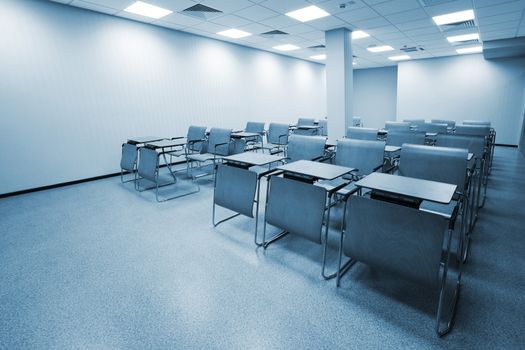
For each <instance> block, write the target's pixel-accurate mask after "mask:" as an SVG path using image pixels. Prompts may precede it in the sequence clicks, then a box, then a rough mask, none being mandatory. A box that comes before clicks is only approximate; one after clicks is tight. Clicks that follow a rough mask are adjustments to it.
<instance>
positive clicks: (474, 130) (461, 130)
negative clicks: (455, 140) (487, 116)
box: [456, 125, 490, 138]
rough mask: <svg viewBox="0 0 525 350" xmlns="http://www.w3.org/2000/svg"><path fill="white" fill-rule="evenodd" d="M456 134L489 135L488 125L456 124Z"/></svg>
mask: <svg viewBox="0 0 525 350" xmlns="http://www.w3.org/2000/svg"><path fill="white" fill-rule="evenodd" d="M456 135H473V136H483V137H487V138H488V137H489V136H490V127H488V126H479V125H456Z"/></svg>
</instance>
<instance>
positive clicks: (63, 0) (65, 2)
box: [51, 0, 71, 4]
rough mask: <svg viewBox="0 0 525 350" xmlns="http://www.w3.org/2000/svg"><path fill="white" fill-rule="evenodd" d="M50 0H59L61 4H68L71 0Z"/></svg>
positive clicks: (54, 0)
mask: <svg viewBox="0 0 525 350" xmlns="http://www.w3.org/2000/svg"><path fill="white" fill-rule="evenodd" d="M51 1H52V2H59V3H61V4H69V3H70V2H71V0H51Z"/></svg>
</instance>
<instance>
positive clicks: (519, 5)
mask: <svg viewBox="0 0 525 350" xmlns="http://www.w3.org/2000/svg"><path fill="white" fill-rule="evenodd" d="M523 7H524V2H523V1H513V2H507V3H503V4H498V5H496V6H487V7H483V8H480V9H476V16H477V17H478V18H483V17H490V16H496V15H501V14H504V13H507V12H521V11H523Z"/></svg>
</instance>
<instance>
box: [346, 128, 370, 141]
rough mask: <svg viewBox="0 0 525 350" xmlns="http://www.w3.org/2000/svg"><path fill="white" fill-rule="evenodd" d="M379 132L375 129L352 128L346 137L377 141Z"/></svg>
mask: <svg viewBox="0 0 525 350" xmlns="http://www.w3.org/2000/svg"><path fill="white" fill-rule="evenodd" d="M377 132H378V130H377V129H373V128H357V127H355V126H351V127H349V128H348V129H347V130H346V137H348V138H349V139H354V140H369V141H376V140H377Z"/></svg>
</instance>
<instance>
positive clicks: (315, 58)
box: [310, 54, 326, 60]
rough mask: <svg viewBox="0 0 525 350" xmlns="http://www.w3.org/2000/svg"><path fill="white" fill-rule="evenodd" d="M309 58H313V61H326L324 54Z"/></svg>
mask: <svg viewBox="0 0 525 350" xmlns="http://www.w3.org/2000/svg"><path fill="white" fill-rule="evenodd" d="M310 58H313V59H314V60H326V55H325V54H321V55H313V56H310Z"/></svg>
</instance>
